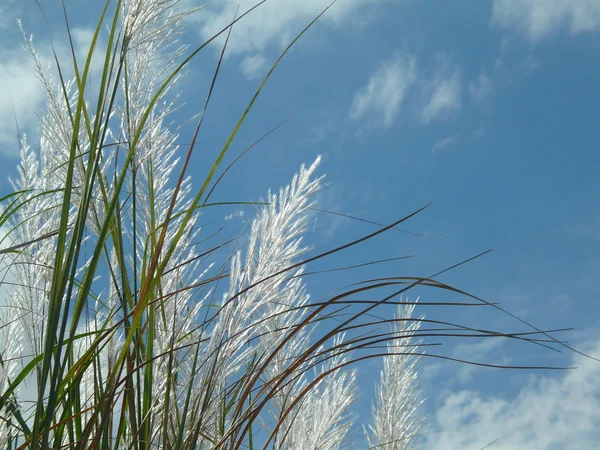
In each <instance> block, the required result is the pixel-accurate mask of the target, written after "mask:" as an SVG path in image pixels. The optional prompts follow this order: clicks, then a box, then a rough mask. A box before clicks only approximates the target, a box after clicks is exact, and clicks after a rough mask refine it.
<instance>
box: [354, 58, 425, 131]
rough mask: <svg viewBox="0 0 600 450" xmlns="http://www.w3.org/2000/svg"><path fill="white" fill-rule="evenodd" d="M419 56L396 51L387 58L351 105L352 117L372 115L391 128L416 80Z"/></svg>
mask: <svg viewBox="0 0 600 450" xmlns="http://www.w3.org/2000/svg"><path fill="white" fill-rule="evenodd" d="M416 72H417V69H416V59H415V58H414V57H413V56H407V55H400V54H398V55H395V56H394V57H393V58H391V59H390V60H388V61H385V62H384V63H383V64H381V65H380V67H379V68H378V69H377V71H376V72H375V73H374V74H373V76H372V77H371V78H370V80H369V82H368V83H367V85H366V86H365V87H363V88H362V89H361V90H359V91H358V92H357V93H356V94H355V96H354V101H353V102H352V106H351V108H350V118H351V119H352V120H355V121H357V120H362V119H364V118H365V117H366V118H368V122H369V123H381V124H382V125H383V126H384V127H385V128H389V127H390V126H391V125H392V124H393V123H394V119H395V118H396V116H397V115H398V112H399V110H400V107H401V105H402V102H403V101H404V99H405V97H406V93H407V90H408V89H409V88H410V87H411V86H412V85H413V84H414V83H415V81H416Z"/></svg>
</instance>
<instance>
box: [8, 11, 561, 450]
mask: <svg viewBox="0 0 600 450" xmlns="http://www.w3.org/2000/svg"><path fill="white" fill-rule="evenodd" d="M178 3H179V2H178V0H116V1H112V2H111V1H109V0H107V2H106V4H105V6H104V9H103V10H102V14H101V17H100V18H99V20H98V23H97V26H96V29H95V33H94V36H93V39H92V42H91V45H90V48H89V51H88V53H87V57H86V58H85V61H80V60H77V58H76V57H75V51H73V58H72V60H71V61H70V62H69V64H70V65H72V71H73V72H74V74H75V75H74V78H73V79H66V78H65V75H64V74H65V73H66V70H65V67H66V66H65V64H66V63H65V62H63V61H59V60H58V58H56V61H55V62H56V68H57V69H58V70H57V73H58V76H57V77H55V76H52V75H51V73H49V72H48V71H45V70H44V69H43V68H42V63H41V60H40V58H39V56H38V54H37V53H36V51H35V49H34V46H33V42H32V40H31V38H26V40H25V46H26V49H27V50H28V51H29V53H30V55H31V57H32V60H33V62H34V66H33V67H34V70H35V71H36V74H37V76H38V78H39V80H40V82H41V83H42V84H43V86H44V88H45V91H46V100H47V103H46V105H47V108H46V112H45V114H44V115H43V117H42V120H41V133H40V136H41V137H40V142H39V146H37V147H36V148H32V147H31V146H30V145H29V143H28V142H27V140H26V138H25V137H23V139H22V141H21V153H20V155H21V164H20V167H19V176H18V177H17V178H16V179H15V180H14V181H13V187H14V192H13V193H12V194H10V195H7V196H5V197H4V198H2V202H3V205H4V207H3V210H2V215H1V217H0V225H1V226H2V227H3V229H4V230H6V236H5V238H4V244H3V245H4V250H2V254H1V256H2V258H3V263H4V270H5V275H6V276H7V277H8V278H5V280H4V285H5V287H6V288H7V290H8V293H9V296H8V303H7V305H6V307H5V308H3V309H2V311H0V316H1V318H0V320H1V321H0V333H1V334H2V340H1V341H0V356H1V360H0V392H1V393H2V396H1V397H0V447H2V448H9V449H16V448H19V449H23V448H31V449H47V448H55V449H58V448H69V449H84V448H93V449H117V448H121V449H135V450H144V449H148V448H164V449H188V448H190V449H191V448H194V449H215V450H216V449H238V448H275V449H337V448H345V447H347V446H348V445H349V444H348V443H349V442H350V439H353V438H355V436H352V434H351V428H352V427H353V425H354V423H353V420H354V418H353V415H352V413H351V405H352V403H353V402H354V401H355V399H356V398H357V395H358V388H359V386H358V384H357V372H356V369H355V366H354V365H355V364H356V363H357V362H359V361H363V360H366V359H370V358H383V360H384V365H383V370H382V373H381V379H380V382H379V384H378V386H377V388H376V399H375V401H374V403H373V413H372V417H373V420H372V423H371V424H369V425H368V426H365V428H364V432H365V436H366V439H367V441H368V443H369V445H370V446H371V448H380V449H383V448H385V449H408V448H413V446H414V445H416V442H417V441H416V440H415V437H416V436H418V432H419V428H420V426H421V424H422V420H421V419H420V418H419V417H418V413H417V408H418V405H419V404H420V400H419V396H418V393H417V381H418V374H417V372H416V368H415V364H416V361H417V360H418V358H419V357H420V356H421V355H422V354H423V350H422V348H421V347H420V346H421V345H424V344H423V342H422V339H423V338H425V337H428V336H429V337H430V336H487V337H489V336H492V337H502V336H503V337H508V338H512V339H520V340H527V341H530V342H532V343H535V344H540V345H546V344H543V342H544V341H552V340H553V338H551V337H549V336H548V335H546V338H545V339H544V340H542V339H537V338H536V337H535V335H536V334H538V333H541V331H540V330H537V329H535V330H534V331H533V332H530V333H521V334H505V333H501V332H498V331H488V330H484V329H477V330H475V329H472V328H467V327H462V326H460V325H458V324H452V323H447V322H442V321H433V320H425V319H424V318H423V317H421V318H414V317H412V316H413V309H414V306H415V303H416V302H415V301H410V300H408V299H406V298H405V297H403V296H402V294H403V293H404V292H406V291H407V290H409V289H411V288H413V287H415V286H417V285H423V286H427V287H430V288H436V289H442V290H450V291H454V292H458V293H460V294H464V295H466V296H468V297H471V299H470V300H469V301H470V302H471V303H472V304H473V305H480V304H487V305H488V306H491V307H495V306H494V305H491V304H489V303H487V302H485V301H484V300H481V299H478V298H476V297H473V296H470V295H469V294H466V293H464V292H461V291H458V290H455V289H453V288H452V287H450V286H447V285H445V284H443V283H439V282H437V281H435V280H434V277H435V276H437V275H439V273H438V274H435V275H433V276H429V277H395V278H381V279H371V280H364V281H363V282H360V283H356V284H355V285H353V286H350V287H346V288H344V289H342V290H341V291H338V292H339V293H338V294H336V295H334V296H331V297H330V298H327V299H325V300H323V301H319V302H314V301H311V299H310V297H309V294H308V292H307V288H306V285H305V282H304V278H305V277H306V276H307V275H310V273H306V272H305V271H306V267H307V265H308V264H310V263H312V262H313V261H316V260H318V259H321V258H326V257H327V256H329V255H331V254H333V253H336V252H339V251H343V250H345V249H347V248H349V247H351V246H354V245H358V244H362V243H363V242H365V241H368V240H369V239H371V238H373V237H375V236H377V235H379V234H381V233H384V232H386V231H387V230H390V229H392V228H394V227H396V226H397V225H399V224H400V223H402V222H404V221H406V220H408V219H410V218H411V217H412V216H414V215H415V214H417V213H419V212H420V211H421V210H422V209H423V208H422V209H420V210H418V211H415V212H412V213H410V214H408V215H407V216H406V217H403V218H402V219H400V220H398V221H396V222H395V223H392V224H390V225H388V226H381V227H379V228H378V229H377V231H375V232H373V233H371V234H369V235H367V236H363V237H361V238H359V239H357V240H355V241H353V242H348V243H346V244H344V245H342V246H340V247H336V248H333V249H331V250H327V251H325V252H322V253H318V254H314V253H309V249H308V248H307V247H306V246H305V245H304V244H303V241H302V236H303V234H304V233H305V232H306V231H307V226H308V225H307V224H308V222H307V220H308V219H307V212H308V211H309V210H310V209H311V208H312V207H313V205H314V194H315V193H316V192H317V191H318V190H319V189H320V188H321V185H322V180H323V177H322V176H317V175H316V173H317V169H318V166H319V163H320V159H319V158H317V160H316V161H314V162H313V163H312V164H310V165H309V166H302V167H301V168H300V170H299V172H298V174H297V175H295V176H294V178H293V179H292V181H291V182H290V184H289V185H288V186H286V187H285V188H283V189H281V190H280V191H279V192H277V193H269V194H268V196H267V198H266V200H265V201H264V202H261V203H260V204H259V205H258V208H259V209H258V212H257V215H256V217H255V218H254V219H253V220H252V222H251V225H250V228H249V233H248V236H247V240H246V241H245V240H243V239H241V237H240V238H234V239H230V240H219V239H217V237H216V236H215V235H211V234H209V233H208V232H206V231H204V229H203V228H202V227H201V226H200V222H199V220H200V218H201V217H202V215H203V214H204V213H206V212H207V211H209V208H212V207H214V206H216V205H219V204H218V203H213V202H211V195H212V192H213V190H214V188H215V186H216V185H217V184H218V183H219V182H226V180H227V177H226V176H223V175H226V172H227V169H228V168H224V167H223V166H222V162H223V160H224V157H225V155H226V154H227V153H228V151H229V149H230V145H231V143H232V142H233V140H234V139H235V137H236V135H237V133H238V131H239V129H240V127H241V126H242V125H243V123H244V120H245V118H246V117H247V115H248V114H249V113H250V111H251V109H252V107H253V105H254V102H255V100H256V99H257V97H258V96H259V95H260V94H261V93H262V91H263V88H264V87H265V85H266V83H267V81H268V79H269V77H270V76H271V74H272V73H273V71H274V70H275V68H276V66H277V65H278V64H279V63H280V61H281V59H282V58H283V57H284V55H285V54H286V53H287V52H288V50H289V49H290V48H291V47H292V46H293V45H294V44H295V43H296V41H297V40H298V39H299V38H301V36H302V34H304V33H305V32H306V31H307V30H308V29H309V28H310V27H311V26H312V25H313V24H314V23H315V21H316V20H317V19H318V17H317V18H315V21H313V22H311V23H310V24H308V25H307V27H306V28H305V29H304V30H303V31H302V32H301V33H300V34H299V35H298V36H297V37H296V39H294V40H293V41H292V42H291V43H290V45H289V46H288V47H287V48H286V49H285V51H284V52H283V53H282V54H281V56H280V57H279V59H277V61H276V62H275V64H274V65H273V67H272V68H271V70H270V71H269V72H268V74H267V75H266V76H265V78H264V80H263V81H262V83H261V84H260V85H259V87H258V88H257V90H256V93H255V95H254V96H253V97H252V98H251V99H250V102H249V103H248V106H247V108H246V110H245V111H244V112H243V114H242V115H241V117H240V119H239V121H238V122H237V124H235V125H234V127H233V130H232V132H231V134H230V135H229V136H228V137H227V138H226V139H225V144H224V145H223V147H222V148H221V150H220V152H219V153H218V154H217V155H215V159H214V164H213V165H212V166H211V167H210V168H209V169H208V171H207V172H208V173H207V175H206V176H205V177H204V179H202V180H200V182H199V183H198V184H194V185H192V179H191V178H190V177H189V176H188V172H189V170H188V169H189V163H190V157H191V155H192V153H193V151H194V148H195V142H196V139H197V136H198V135H199V134H200V132H201V130H202V122H203V118H204V114H205V113H206V112H207V111H209V110H210V99H211V93H212V88H213V86H214V83H215V81H216V79H217V77H218V75H219V69H220V63H221V61H222V58H223V54H224V52H225V51H226V46H227V39H228V36H229V32H230V31H231V28H232V26H235V22H237V21H238V20H243V19H244V16H245V15H246V14H248V13H251V12H252V11H247V12H244V13H243V14H240V15H239V17H237V18H236V19H235V20H234V21H233V22H232V23H231V24H230V25H228V26H227V27H226V28H224V29H223V30H222V31H221V32H220V33H219V34H217V35H215V36H214V37H213V38H211V39H210V40H209V41H207V42H204V43H202V45H200V46H198V47H197V48H190V47H188V46H181V45H180V44H178V42H177V37H178V36H179V35H180V33H181V31H182V26H183V25H182V24H183V19H184V18H185V16H186V14H189V13H191V12H190V11H182V10H180V9H178V7H179V6H180V5H178ZM259 7H260V5H259ZM195 13H197V14H201V13H202V11H195ZM323 13H326V10H325V11H323ZM67 19H68V14H67V11H66V10H65V20H66V22H65V23H66V30H67V32H69V24H68V20H67ZM103 30H108V32H107V34H106V36H104V37H105V38H106V43H107V45H106V49H105V50H103V49H100V48H99V44H98V42H99V38H100V35H101V33H103V32H104V31H103ZM68 36H69V39H70V34H68ZM220 36H221V37H225V39H224V41H223V42H225V44H224V45H223V47H222V53H221V57H220V59H219V61H218V64H217V67H216V69H215V71H214V78H213V82H212V84H211V86H210V89H209V94H208V96H207V98H206V101H205V103H204V108H203V109H202V111H201V112H200V115H199V116H198V121H197V127H196V129H195V133H194V136H193V140H192V143H191V144H190V145H189V146H188V147H187V148H183V149H180V147H179V146H178V145H176V141H177V137H178V136H177V134H176V132H175V130H174V129H173V128H172V127H171V126H168V125H167V121H168V120H169V117H170V115H171V114H172V113H173V112H174V110H175V109H176V108H177V106H178V98H179V97H178V95H177V93H176V92H173V91H174V89H175V86H176V84H177V82H178V80H179V79H180V77H181V76H182V73H183V70H184V69H185V67H186V65H187V64H188V62H189V61H190V60H191V59H192V58H193V57H194V56H195V55H196V54H198V53H199V52H200V51H202V50H203V49H205V48H206V47H207V46H208V45H209V44H210V43H211V42H212V41H214V40H215V39H216V38H218V37H220ZM71 48H73V46H71ZM92 57H94V58H96V59H98V58H100V59H101V61H102V67H103V69H102V74H101V78H100V80H99V83H98V85H96V86H93V89H92V88H91V87H90V73H91V68H92ZM219 174H220V176H218V177H217V175H219ZM194 181H195V180H194ZM195 182H196V181H195ZM226 250H227V251H229V253H228V256H227V257H226V258H225V261H224V262H221V263H219V261H220V259H219V255H222V254H223V252H224V251H226ZM221 259H222V258H221ZM11 280H14V281H11ZM390 289H392V290H393V292H392V294H388V293H389V291H390ZM379 292H386V294H378V293H379ZM357 295H359V296H362V297H363V298H364V297H365V296H366V297H368V298H369V299H372V300H366V301H365V300H361V301H357V300H355V298H356V296H357ZM385 304H397V305H398V313H397V316H396V317H395V318H394V319H389V320H373V319H372V318H371V317H372V315H371V314H372V312H373V311H374V310H376V309H377V308H380V307H382V306H384V305H385ZM429 304H435V302H429ZM463 304H464V302H463ZM496 308H497V307H496ZM423 323H425V324H427V326H428V327H429V328H421V327H420V325H422V324H423ZM382 325H383V326H384V327H383V329H382ZM386 330H387V331H386ZM544 334H546V333H544ZM413 338H418V340H417V342H413V341H412V339H413ZM555 343H556V341H555ZM381 344H385V349H384V350H380V347H381ZM425 355H427V356H434V357H440V358H443V356H441V355H434V354H430V353H425ZM448 359H451V358H448ZM365 425H367V424H365Z"/></svg>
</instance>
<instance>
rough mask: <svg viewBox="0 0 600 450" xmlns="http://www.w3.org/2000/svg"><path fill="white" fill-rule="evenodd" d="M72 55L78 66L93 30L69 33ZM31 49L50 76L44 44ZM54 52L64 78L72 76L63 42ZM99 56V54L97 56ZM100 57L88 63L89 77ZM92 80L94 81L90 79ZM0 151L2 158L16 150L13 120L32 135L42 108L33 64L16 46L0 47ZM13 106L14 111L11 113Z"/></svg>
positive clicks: (50, 59) (49, 53) (97, 70)
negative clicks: (33, 49) (89, 65)
mask: <svg viewBox="0 0 600 450" xmlns="http://www.w3.org/2000/svg"><path fill="white" fill-rule="evenodd" d="M71 34H72V37H73V44H74V48H75V53H76V55H77V58H78V61H79V62H80V66H82V65H83V63H82V61H84V60H85V56H86V54H87V49H88V47H89V44H90V42H91V40H92V36H93V31H92V30H91V29H86V28H75V27H74V28H73V29H72V30H71ZM99 46H100V47H99V48H100V50H99V52H102V51H103V43H102V42H100V43H99ZM34 47H35V49H36V52H38V55H39V57H40V60H41V62H42V67H43V68H44V69H46V68H48V67H49V66H50V65H52V67H53V69H52V70H51V73H54V72H55V70H54V67H55V64H54V58H53V56H52V51H51V48H50V46H49V45H48V44H47V43H43V44H41V43H36V41H34ZM55 50H56V53H57V55H58V59H59V61H61V62H62V69H63V71H64V72H63V73H64V74H65V76H66V77H69V76H70V73H72V69H71V68H72V63H71V56H70V54H71V52H70V50H69V47H68V46H67V44H66V43H65V42H64V41H58V42H55ZM98 54H101V53H98ZM102 62H103V61H102V58H100V57H95V58H94V60H93V64H92V75H97V74H99V73H100V72H101V70H102ZM92 79H97V77H94V78H92ZM0 86H2V89H0V152H2V153H3V154H5V155H17V154H18V151H19V144H18V137H17V128H16V124H15V117H16V120H17V121H18V123H19V128H20V131H21V132H23V131H27V132H30V133H31V132H35V130H36V129H37V127H38V125H39V119H38V117H37V116H36V114H38V115H39V114H40V113H41V112H43V111H42V108H43V106H44V101H45V92H44V88H43V86H42V84H41V82H40V81H39V80H38V79H37V77H36V73H35V66H34V63H33V61H32V59H31V57H30V55H29V53H27V52H26V51H25V50H24V49H23V48H22V47H21V46H20V45H15V46H14V47H12V48H7V47H4V48H0ZM13 105H14V110H13Z"/></svg>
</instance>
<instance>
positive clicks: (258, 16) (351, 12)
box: [183, 0, 383, 56]
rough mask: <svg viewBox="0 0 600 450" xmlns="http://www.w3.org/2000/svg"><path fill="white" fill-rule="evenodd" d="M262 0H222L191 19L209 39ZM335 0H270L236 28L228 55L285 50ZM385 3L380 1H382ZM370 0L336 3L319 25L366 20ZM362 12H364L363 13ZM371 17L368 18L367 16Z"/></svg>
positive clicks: (188, 3)
mask: <svg viewBox="0 0 600 450" xmlns="http://www.w3.org/2000/svg"><path fill="white" fill-rule="evenodd" d="M257 3H259V2H258V0H242V1H240V0H222V1H220V2H218V3H215V6H213V5H212V4H211V5H209V7H207V8H204V9H202V10H200V11H198V12H196V13H194V14H193V15H192V16H190V17H191V18H190V19H189V20H191V21H194V22H196V23H197V24H199V28H198V32H199V34H200V36H201V37H202V38H203V39H205V40H207V39H209V38H211V37H213V36H214V35H215V34H216V33H218V32H219V31H221V30H222V29H223V28H224V27H226V26H227V25H228V24H229V23H231V21H232V20H233V19H234V17H236V11H237V10H238V5H239V6H240V8H239V11H238V12H237V16H238V17H239V16H240V15H241V14H242V13H244V12H246V11H248V10H249V9H250V8H252V7H253V6H255V5H256V4H257ZM330 3H331V0H302V1H281V0H278V1H269V2H266V3H265V4H263V5H260V6H259V7H258V8H256V9H255V10H253V11H252V12H250V14H248V15H247V16H245V17H244V18H243V19H242V20H240V21H239V22H237V23H236V24H235V26H234V27H233V31H232V33H231V39H230V41H229V43H228V46H227V53H226V56H231V55H240V54H251V55H262V54H263V53H264V52H265V51H267V50H268V49H270V48H276V49H277V51H281V50H282V49H283V48H284V47H285V46H287V45H288V44H289V43H290V42H291V40H292V39H293V38H294V37H296V35H297V34H298V33H299V32H300V31H301V30H302V29H303V28H304V27H305V26H306V25H308V24H309V23H310V22H311V21H312V20H313V19H314V18H316V17H317V16H318V15H319V14H320V13H321V12H322V11H323V10H324V9H325V8H326V7H327V6H328V5H329V4H330ZM381 3H383V2H379V4H381ZM183 5H184V7H185V8H189V7H194V6H199V5H200V2H199V1H197V0H185V1H184V2H183ZM373 7H374V5H373V2H371V1H369V0H344V1H340V2H337V3H336V4H334V5H333V6H332V7H331V8H330V9H329V10H328V11H327V12H326V13H325V14H324V15H323V16H322V17H321V18H320V19H319V24H322V23H327V24H330V25H335V26H340V25H342V24H347V23H363V22H364V21H365V17H367V18H368V17H369V15H370V14H372V10H373ZM359 12H360V13H359ZM367 20H368V19H367Z"/></svg>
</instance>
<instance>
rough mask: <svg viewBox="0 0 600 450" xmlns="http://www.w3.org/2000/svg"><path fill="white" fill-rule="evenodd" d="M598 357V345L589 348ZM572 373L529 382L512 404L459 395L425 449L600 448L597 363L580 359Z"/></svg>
mask: <svg viewBox="0 0 600 450" xmlns="http://www.w3.org/2000/svg"><path fill="white" fill-rule="evenodd" d="M588 353H589V354H591V355H595V356H596V357H598V356H600V340H598V341H597V342H595V343H593V344H592V345H591V346H589V347H588ZM572 364H573V365H575V366H578V368H577V369H575V370H569V371H567V372H564V373H563V374H561V376H557V377H556V376H549V375H539V376H535V377H532V378H531V381H530V383H528V384H527V385H526V386H524V387H523V388H522V389H521V391H520V392H519V393H518V395H516V397H514V398H506V397H503V396H500V395H495V396H487V397H484V396H482V395H481V394H480V393H479V392H475V391H469V390H463V391H460V392H457V393H455V394H452V395H450V396H449V397H447V398H446V399H445V402H444V404H443V405H442V407H441V408H440V409H438V411H437V413H436V415H435V425H434V426H433V428H435V429H436V430H439V432H437V433H431V434H428V435H427V438H426V439H427V445H426V448H431V449H435V450H450V449H456V448H464V449H480V448H483V447H484V446H486V445H488V444H490V443H491V442H493V441H495V440H496V439H497V441H496V442H494V444H493V445H491V446H490V448H491V449H494V450H514V449H525V448H527V449H536V450H554V449H556V450H558V449H565V448H568V449H570V450H584V449H585V450H588V449H591V448H596V447H597V443H598V442H600V390H599V389H598V386H600V363H599V362H597V361H594V360H591V359H587V358H582V357H579V356H578V355H575V356H574V357H573V362H572Z"/></svg>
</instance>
